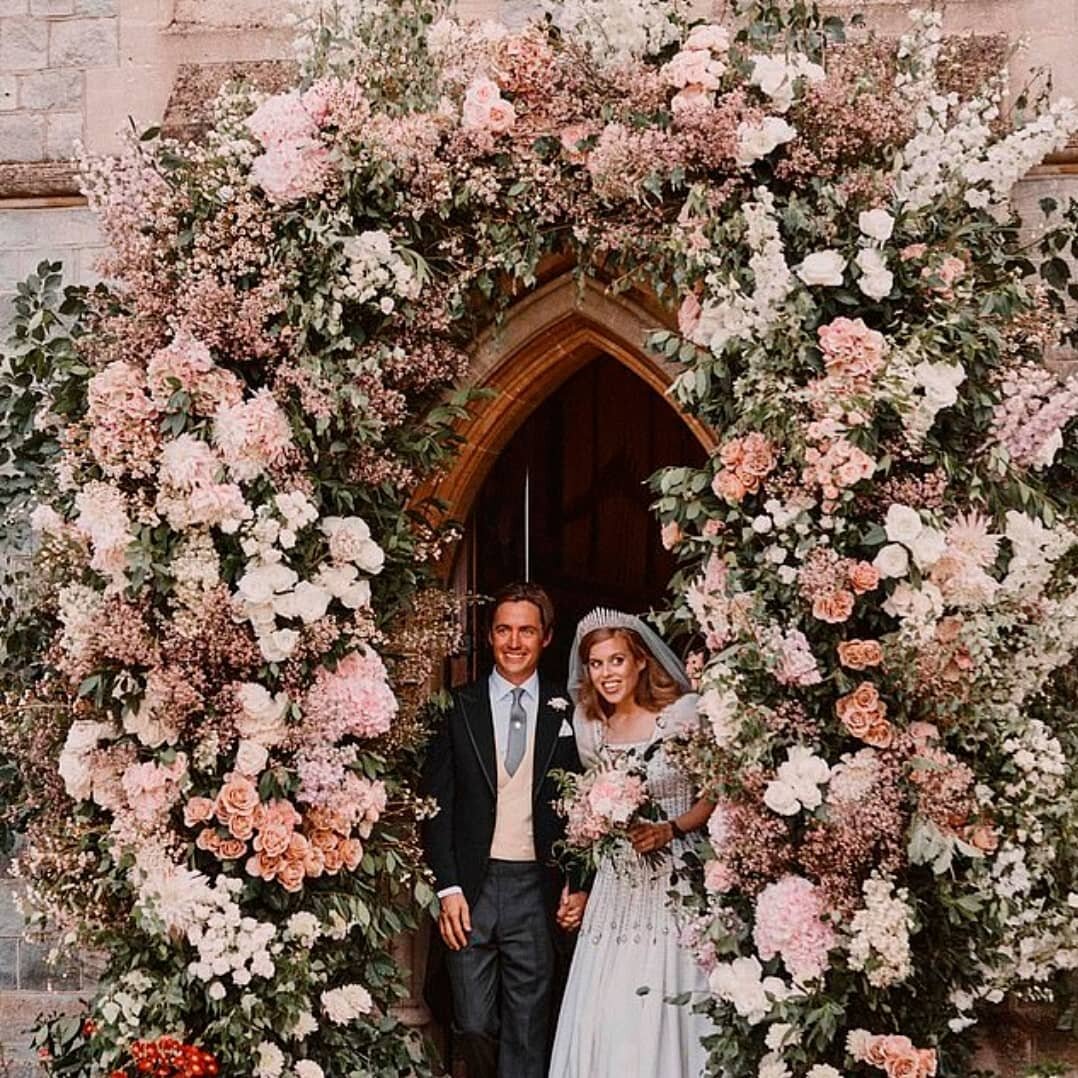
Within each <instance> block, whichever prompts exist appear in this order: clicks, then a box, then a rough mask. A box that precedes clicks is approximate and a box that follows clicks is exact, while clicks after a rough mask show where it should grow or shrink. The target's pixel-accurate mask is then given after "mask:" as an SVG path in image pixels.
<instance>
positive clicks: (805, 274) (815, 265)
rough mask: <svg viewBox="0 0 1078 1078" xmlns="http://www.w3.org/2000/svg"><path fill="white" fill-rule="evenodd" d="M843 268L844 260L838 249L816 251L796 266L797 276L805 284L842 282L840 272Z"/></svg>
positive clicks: (834, 284)
mask: <svg viewBox="0 0 1078 1078" xmlns="http://www.w3.org/2000/svg"><path fill="white" fill-rule="evenodd" d="M845 269H846V260H845V259H844V258H843V257H842V255H840V254H839V253H838V251H832V250H826V251H816V252H814V253H813V254H810V255H809V256H808V257H807V258H806V259H805V261H804V262H802V263H801V265H800V266H798V268H797V276H798V277H800V278H801V280H802V281H804V282H805V284H807V285H827V286H830V287H834V286H836V285H840V284H842V273H843V271H844V270H845Z"/></svg>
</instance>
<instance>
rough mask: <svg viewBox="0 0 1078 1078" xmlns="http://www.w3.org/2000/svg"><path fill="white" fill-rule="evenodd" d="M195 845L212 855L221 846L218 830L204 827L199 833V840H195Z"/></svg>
mask: <svg viewBox="0 0 1078 1078" xmlns="http://www.w3.org/2000/svg"><path fill="white" fill-rule="evenodd" d="M195 845H196V846H197V847H198V848H199V849H200V850H208V851H209V852H210V853H215V852H216V851H217V847H218V846H220V845H221V836H220V835H219V834H217V830H216V828H213V827H204V828H202V830H201V831H199V833H198V838H196V839H195Z"/></svg>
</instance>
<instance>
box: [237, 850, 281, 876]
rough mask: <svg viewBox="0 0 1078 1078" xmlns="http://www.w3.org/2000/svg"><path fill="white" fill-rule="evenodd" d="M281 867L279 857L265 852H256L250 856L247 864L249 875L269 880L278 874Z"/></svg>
mask: <svg viewBox="0 0 1078 1078" xmlns="http://www.w3.org/2000/svg"><path fill="white" fill-rule="evenodd" d="M280 867H281V859H280V858H279V857H267V856H266V855H265V854H263V853H256V854H254V856H252V857H248V858H247V864H246V866H245V868H246V871H247V875H248V876H256V877H258V878H259V879H262V880H265V881H267V882H269V881H270V880H272V879H273V878H274V877H275V876H276V875H277V871H278V869H279V868H280Z"/></svg>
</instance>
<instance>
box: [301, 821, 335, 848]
mask: <svg viewBox="0 0 1078 1078" xmlns="http://www.w3.org/2000/svg"><path fill="white" fill-rule="evenodd" d="M307 837H308V838H309V839H310V842H311V845H312V846H314V847H315V848H316V849H319V850H332V849H334V848H335V847H336V845H337V843H338V842H339V841H340V840H339V839H338V838H337V836H336V835H335V834H334V833H333V832H332V831H331V830H330V829H329V828H328V827H325V828H323V827H320V828H318V830H316V831H311V832H309V833H308V836H307Z"/></svg>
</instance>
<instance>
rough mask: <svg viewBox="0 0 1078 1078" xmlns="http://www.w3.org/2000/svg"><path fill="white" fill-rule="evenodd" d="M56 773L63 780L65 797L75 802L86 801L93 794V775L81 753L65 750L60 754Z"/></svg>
mask: <svg viewBox="0 0 1078 1078" xmlns="http://www.w3.org/2000/svg"><path fill="white" fill-rule="evenodd" d="M57 771H59V773H60V778H62V779H63V780H64V789H65V790H66V791H67V796H68V797H70V798H72V799H73V800H75V801H87V800H89V798H90V794H91V793H92V792H93V788H94V782H93V775H92V773H91V771H90V765H89V764H88V763H87V762H86V757H85V756H84V755H82V753H78V752H68V751H67V750H66V749H65V750H64V751H63V752H61V753H60V761H59V766H58V767H57Z"/></svg>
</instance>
